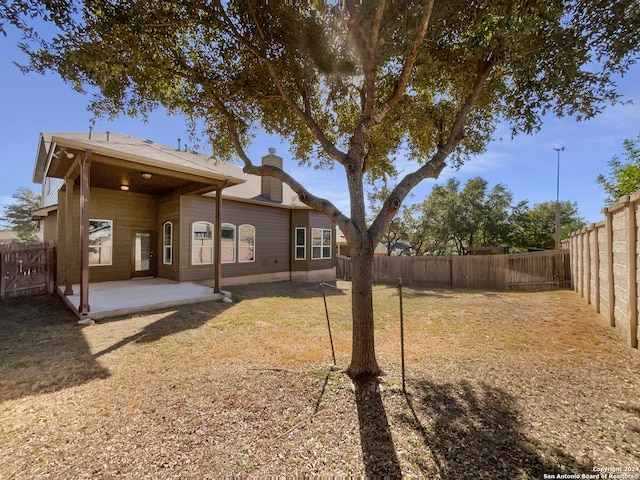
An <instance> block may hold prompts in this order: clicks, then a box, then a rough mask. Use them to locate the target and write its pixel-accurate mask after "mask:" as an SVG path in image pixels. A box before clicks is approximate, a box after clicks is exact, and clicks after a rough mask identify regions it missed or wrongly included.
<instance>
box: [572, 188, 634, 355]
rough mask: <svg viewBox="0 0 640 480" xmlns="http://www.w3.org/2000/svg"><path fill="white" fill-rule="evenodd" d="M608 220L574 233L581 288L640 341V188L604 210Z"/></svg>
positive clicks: (621, 329) (578, 287) (576, 271)
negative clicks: (639, 308) (639, 320)
mask: <svg viewBox="0 0 640 480" xmlns="http://www.w3.org/2000/svg"><path fill="white" fill-rule="evenodd" d="M603 213H604V214H605V220H604V221H603V222H600V223H597V224H594V225H591V226H590V227H588V228H585V229H582V230H581V231H579V232H574V233H572V234H571V239H570V242H569V244H570V248H571V258H572V260H573V263H574V267H573V271H572V274H573V276H574V278H573V284H574V288H575V290H576V291H577V292H578V293H579V294H580V295H581V296H582V297H583V298H584V299H585V300H586V301H587V302H588V303H590V304H592V305H593V306H594V308H595V310H596V311H597V312H598V313H600V315H602V316H603V318H604V319H606V320H607V321H608V323H609V324H610V325H611V326H612V327H615V329H616V330H617V331H618V332H619V333H620V335H621V336H622V337H623V338H625V339H626V340H627V341H628V343H629V345H630V346H632V347H634V348H637V346H638V316H639V311H638V304H639V303H640V299H639V295H638V292H639V291H640V285H639V279H640V271H639V269H638V265H640V230H639V229H638V226H639V225H640V191H637V192H635V193H634V194H633V195H631V196H625V197H623V198H622V199H621V200H620V201H619V202H617V203H615V204H613V205H611V206H610V207H609V208H605V209H604V210H603Z"/></svg>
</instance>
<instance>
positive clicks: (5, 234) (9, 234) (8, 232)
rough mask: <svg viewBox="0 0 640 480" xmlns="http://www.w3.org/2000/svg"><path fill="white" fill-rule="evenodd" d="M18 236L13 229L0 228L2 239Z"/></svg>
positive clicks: (8, 239)
mask: <svg viewBox="0 0 640 480" xmlns="http://www.w3.org/2000/svg"><path fill="white" fill-rule="evenodd" d="M17 239H18V236H17V235H16V234H15V233H13V232H12V231H11V230H0V241H10V240H17Z"/></svg>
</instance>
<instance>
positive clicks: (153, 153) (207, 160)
mask: <svg viewBox="0 0 640 480" xmlns="http://www.w3.org/2000/svg"><path fill="white" fill-rule="evenodd" d="M89 136H91V138H89ZM52 146H53V148H52ZM65 148H68V149H74V150H92V151H93V152H94V153H96V154H100V155H105V156H109V157H114V158H118V159H122V160H128V161H131V162H135V163H139V164H142V165H148V166H154V167H160V168H165V169H170V170H173V171H176V172H181V173H191V174H197V175H201V176H206V177H208V178H213V179H219V180H221V179H224V180H227V181H229V182H230V183H231V186H229V187H227V188H225V189H224V190H223V197H224V198H229V199H238V200H244V201H247V200H249V201H252V202H259V203H269V204H272V205H280V206H285V207H289V208H308V207H307V206H306V205H304V204H303V203H302V202H300V200H298V196H297V195H296V193H295V192H294V191H293V190H292V189H291V188H290V187H289V186H287V185H283V192H282V198H283V202H282V203H281V204H277V203H275V202H273V201H272V200H270V199H268V198H266V197H263V196H261V183H262V182H261V177H258V176H256V175H248V174H246V173H244V172H243V171H242V168H240V167H238V166H237V165H233V164H231V163H229V162H223V161H219V160H216V159H214V158H213V157H212V156H210V155H205V154H202V153H197V152H193V151H191V150H189V151H185V150H184V149H180V150H178V148H176V146H173V147H170V146H167V145H162V144H160V143H155V142H154V141H152V140H145V139H142V138H138V137H134V136H131V135H127V134H123V133H118V132H108V133H107V132H92V133H91V135H90V134H89V132H79V133H78V132H76V133H70V132H66V133H65V132H58V133H50V132H49V133H41V134H40V139H39V142H38V150H37V153H36V162H35V167H34V172H33V181H34V182H35V183H42V182H43V181H44V178H45V176H51V175H49V170H50V165H51V164H52V156H53V153H54V150H55V151H56V152H58V151H60V152H64V149H65ZM59 155H61V153H58V156H59ZM209 195H211V194H209Z"/></svg>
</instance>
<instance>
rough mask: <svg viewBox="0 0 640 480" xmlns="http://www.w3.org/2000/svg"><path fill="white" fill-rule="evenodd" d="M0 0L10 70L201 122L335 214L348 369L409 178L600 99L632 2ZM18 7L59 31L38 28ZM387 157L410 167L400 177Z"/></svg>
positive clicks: (264, 171) (625, 43)
mask: <svg viewBox="0 0 640 480" xmlns="http://www.w3.org/2000/svg"><path fill="white" fill-rule="evenodd" d="M1 5H2V6H0V18H5V19H6V20H5V21H8V22H11V23H12V24H14V25H18V26H19V27H21V28H23V30H24V31H25V32H26V33H27V36H26V41H25V43H24V44H23V48H24V49H25V51H27V52H29V53H30V55H31V62H30V64H29V65H26V66H25V67H24V68H25V70H26V71H37V72H44V71H47V70H54V71H56V72H58V73H59V74H60V75H61V77H62V78H64V79H65V80H67V81H68V82H70V83H71V85H72V86H73V87H74V88H76V89H77V90H79V91H83V90H84V89H85V88H86V86H91V87H95V90H96V91H97V92H98V93H97V95H96V97H95V98H94V100H93V102H92V105H91V106H92V108H93V109H94V110H95V111H96V112H97V113H101V114H108V115H116V114H119V113H121V112H125V113H127V114H130V115H145V114H147V113H148V112H150V111H152V110H153V109H155V108H156V107H158V106H159V105H163V106H165V107H166V108H167V109H168V110H169V111H171V112H175V113H182V114H184V115H186V117H187V118H190V119H191V120H192V127H193V128H194V130H195V129H196V127H197V125H198V123H197V121H198V120H201V121H202V122H203V125H204V131H203V132H201V133H203V134H204V135H205V136H206V137H207V138H208V140H210V141H211V143H212V145H213V149H214V154H215V156H217V157H219V158H228V157H230V156H232V155H237V156H238V157H239V158H241V159H242V161H243V162H244V165H245V166H244V169H245V171H246V172H248V173H251V174H256V175H269V176H274V177H276V178H279V179H280V180H282V181H284V182H286V183H287V184H288V185H290V186H291V188H292V189H293V190H294V191H295V192H296V193H297V194H298V196H299V197H300V199H301V201H303V202H304V203H305V204H307V205H308V206H310V207H312V208H314V209H317V210H319V211H322V212H324V213H325V214H327V215H328V216H330V217H331V218H332V219H334V220H335V221H336V223H337V224H338V225H339V226H340V228H341V229H342V231H343V233H344V234H345V237H346V239H347V241H348V242H349V244H350V248H351V251H352V252H357V256H356V257H353V261H354V263H353V265H354V268H353V273H354V278H357V280H355V281H354V285H353V292H354V293H353V316H354V334H353V343H354V350H353V355H352V361H351V365H350V367H349V373H350V374H352V375H354V376H357V375H359V374H376V373H379V371H380V369H379V368H378V366H377V363H376V361H375V351H374V347H373V345H374V336H373V307H372V300H371V265H370V263H371V262H370V259H371V258H372V256H373V248H374V246H375V245H376V244H377V243H378V242H379V240H380V239H381V238H382V235H383V233H384V232H385V230H386V229H387V227H388V225H389V223H390V222H391V220H392V218H393V217H394V216H395V215H396V213H397V212H398V209H399V208H400V206H401V204H402V202H403V201H404V200H405V198H406V197H407V195H408V194H409V192H410V191H411V189H412V188H414V187H415V186H416V185H418V184H419V183H420V182H421V181H422V180H424V179H426V178H437V176H438V175H439V174H440V172H441V171H442V169H443V168H444V167H445V165H446V164H447V162H449V163H450V164H460V163H462V162H463V161H465V159H466V158H467V157H468V156H469V155H473V154H476V153H478V152H481V151H483V149H484V148H485V145H486V144H487V141H488V140H489V138H490V136H491V134H492V132H493V130H494V128H495V125H496V123H497V122H498V121H506V122H508V123H509V124H510V125H511V127H512V131H513V133H514V134H516V133H519V132H526V133H529V132H532V131H535V130H536V129H538V128H540V125H541V122H542V117H543V115H545V114H547V113H552V114H554V115H558V116H563V115H567V114H571V115H575V116H576V118H578V119H584V118H590V117H592V116H594V115H596V114H597V113H599V112H600V111H601V110H602V108H604V107H605V106H606V105H607V104H610V103H614V102H616V101H617V100H618V96H617V94H616V91H615V83H614V78H615V75H617V74H620V73H624V72H625V71H626V70H627V69H628V68H629V67H630V65H632V64H633V62H635V61H636V60H637V57H638V52H639V51H640V50H639V49H640V41H639V35H640V33H639V32H640V8H639V7H638V3H637V1H635V0H616V1H611V2H604V1H602V0H563V1H561V0H552V1H544V2H542V1H531V0H516V1H513V0H497V1H492V2H485V1H471V2H468V1H463V0H451V1H446V2H436V1H434V0H398V1H385V0H376V1H374V0H362V1H356V0H344V1H340V2H325V1H316V2H300V3H297V2H278V1H274V2H256V1H253V0H230V1H228V2H222V1H215V0H214V1H211V2H202V1H200V0H179V1H173V2H166V1H160V0H144V1H139V2H123V1H119V0H87V1H84V2H80V1H73V0H63V1H59V2H58V1H51V2H49V1H46V2H35V1H30V0H22V1H17V2H11V3H10V4H7V3H6V2H3V3H2V4H1ZM16 5H17V7H16ZM20 7H23V9H22V10H20ZM16 12H17V13H16ZM29 15H36V16H38V15H48V16H49V18H50V19H51V20H52V21H53V22H54V23H56V24H57V25H59V26H62V25H64V30H63V31H61V32H60V34H59V35H57V36H55V37H54V38H53V39H51V40H47V39H42V38H39V37H38V36H37V32H36V31H35V30H33V29H30V26H29V24H30V22H29V21H28V16H29ZM258 130H262V131H266V132H269V133H274V134H277V135H279V136H281V137H283V138H286V139H287V140H288V142H289V143H290V145H291V148H292V153H293V155H294V156H295V158H296V159H298V160H299V161H300V162H301V163H303V164H309V165H311V164H313V165H316V166H320V167H323V166H326V167H336V168H343V169H344V171H345V175H346V178H347V185H348V190H349V198H350V212H348V213H346V212H342V211H340V210H339V209H338V208H337V207H336V206H335V205H334V204H333V203H331V202H330V201H329V200H328V199H325V198H322V197H321V196H319V195H318V194H317V192H310V191H308V190H307V189H306V188H305V187H304V186H303V185H302V184H301V183H300V182H298V181H297V180H296V179H294V178H293V177H291V176H290V175H289V174H287V173H286V172H284V171H283V170H281V169H278V168H275V167H270V166H259V165H256V164H254V162H253V159H251V158H249V156H248V155H247V153H246V147H247V145H248V144H249V143H250V142H251V139H252V136H253V135H254V134H255V132H256V131H258ZM399 157H406V158H407V159H410V160H412V161H414V169H413V171H411V172H410V173H408V174H403V176H402V177H398V176H397V174H398V169H397V162H396V161H397V159H398V158H399ZM379 179H384V180H391V181H392V182H393V184H394V186H393V187H392V188H390V193H389V196H388V198H387V199H386V200H385V201H384V203H383V205H382V208H381V209H380V211H379V213H378V215H377V217H376V218H375V219H372V221H371V222H370V223H369V222H367V218H366V204H365V191H364V184H365V182H367V181H369V182H373V181H375V180H379Z"/></svg>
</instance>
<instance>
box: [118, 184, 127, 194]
mask: <svg viewBox="0 0 640 480" xmlns="http://www.w3.org/2000/svg"><path fill="white" fill-rule="evenodd" d="M120 190H124V191H125V192H126V191H127V190H129V185H124V184H122V185H120Z"/></svg>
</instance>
